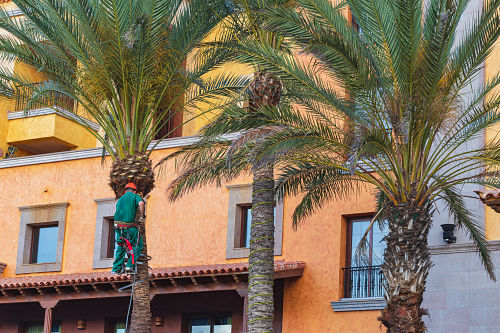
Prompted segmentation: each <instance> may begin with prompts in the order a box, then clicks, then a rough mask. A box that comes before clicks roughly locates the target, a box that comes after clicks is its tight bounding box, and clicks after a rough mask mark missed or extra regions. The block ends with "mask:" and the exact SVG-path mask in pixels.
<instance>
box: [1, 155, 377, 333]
mask: <svg viewBox="0 0 500 333" xmlns="http://www.w3.org/2000/svg"><path fill="white" fill-rule="evenodd" d="M170 151H171V150H170ZM168 152H169V150H162V151H156V152H154V154H153V158H154V159H155V160H157V159H158V158H159V157H161V156H165V155H166V154H167V153H168ZM110 164H111V163H110V162H109V161H108V162H106V164H105V165H104V166H103V167H102V166H101V164H100V159H99V158H90V159H81V160H74V161H65V162H58V163H50V164H40V165H32V166H22V167H15V168H5V169H2V170H1V180H2V181H0V193H9V195H8V196H7V197H6V198H7V200H2V201H1V202H0V211H1V212H2V214H1V217H0V225H2V233H0V244H2V248H3V249H4V250H3V251H0V262H5V263H7V268H6V270H5V272H4V276H6V277H12V276H16V275H15V266H16V256H17V243H18V237H19V224H20V212H19V209H18V207H20V206H29V205H39V204H50V203H58V202H69V203H70V205H69V207H68V210H67V217H66V231H65V242H64V252H63V265H62V272H60V273H76V272H92V271H93V269H92V256H93V249H94V233H95V223H96V213H97V205H96V203H95V202H94V199H98V198H110V197H112V192H111V190H110V189H109V188H108V186H107V176H108V170H109V167H110ZM172 176H173V172H171V171H170V170H169V169H168V168H167V169H166V171H165V172H164V173H163V174H162V175H161V176H160V178H159V180H158V183H157V187H156V188H155V189H154V190H153V191H152V192H151V195H150V198H149V200H148V211H147V216H148V218H147V230H148V248H149V253H150V255H151V256H152V257H153V260H152V261H151V266H153V267H167V266H181V265H196V264H211V263H227V262H231V261H244V259H233V260H226V259H225V256H226V231H227V213H228V200H229V192H228V190H227V189H226V188H225V187H222V188H216V187H207V188H204V189H201V190H198V191H195V192H192V193H190V194H188V195H187V196H185V197H184V198H182V199H181V200H179V201H178V202H175V203H171V202H169V201H168V200H167V197H166V194H165V188H166V186H167V184H168V183H169V181H170V180H171V178H172ZM248 182H249V179H240V180H238V181H237V182H236V183H248ZM20 189H23V190H20ZM296 203H297V200H296V199H289V200H286V201H285V216H284V230H283V255H282V256H280V257H277V259H285V260H302V261H305V262H306V269H305V271H304V275H303V276H302V277H301V278H298V279H290V280H287V281H286V284H285V296H284V319H283V325H284V326H283V332H343V331H348V332H368V331H367V327H370V330H369V332H378V331H379V324H378V323H377V321H376V317H377V315H378V311H361V312H352V313H349V312H334V311H333V309H332V308H331V305H330V302H331V301H336V300H338V299H339V298H341V285H342V281H341V269H342V267H343V265H344V262H345V243H346V241H345V218H343V216H345V215H350V214H353V215H356V214H365V213H370V212H373V207H374V206H373V205H374V202H373V199H372V195H371V194H370V192H369V191H368V190H366V191H363V193H362V194H361V195H360V196H357V197H356V196H353V197H352V198H351V199H348V200H344V201H341V202H340V201H339V202H333V203H331V204H328V205H327V206H326V207H324V208H323V209H322V210H321V211H319V212H318V213H317V214H315V215H313V216H312V217H311V218H309V219H308V220H307V221H306V222H305V223H304V224H302V225H301V226H299V229H298V230H297V231H294V230H293V229H292V226H291V214H292V213H293V208H294V207H295V204H296ZM49 274H54V273H49ZM56 274H57V273H56ZM354 318H355V319H356V320H354Z"/></svg>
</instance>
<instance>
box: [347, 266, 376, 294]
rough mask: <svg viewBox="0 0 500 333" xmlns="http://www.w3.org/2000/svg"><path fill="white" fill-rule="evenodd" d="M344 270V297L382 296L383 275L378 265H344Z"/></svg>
mask: <svg viewBox="0 0 500 333" xmlns="http://www.w3.org/2000/svg"><path fill="white" fill-rule="evenodd" d="M342 270H343V271H344V298H365V297H383V296H384V287H383V286H382V283H383V279H384V276H383V274H382V271H381V269H380V266H365V267H346V268H343V269H342Z"/></svg>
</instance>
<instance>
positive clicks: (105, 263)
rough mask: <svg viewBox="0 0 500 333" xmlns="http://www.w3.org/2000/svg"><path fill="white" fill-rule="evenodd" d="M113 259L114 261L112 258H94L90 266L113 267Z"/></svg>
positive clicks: (96, 267)
mask: <svg viewBox="0 0 500 333" xmlns="http://www.w3.org/2000/svg"><path fill="white" fill-rule="evenodd" d="M113 261H114V258H103V259H98V260H94V262H93V265H92V268H94V269H98V268H111V267H113Z"/></svg>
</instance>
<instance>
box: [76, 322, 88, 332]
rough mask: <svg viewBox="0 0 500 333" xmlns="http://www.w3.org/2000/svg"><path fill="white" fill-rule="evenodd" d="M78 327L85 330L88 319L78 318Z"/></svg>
mask: <svg viewBox="0 0 500 333" xmlns="http://www.w3.org/2000/svg"><path fill="white" fill-rule="evenodd" d="M76 328H78V329H79V330H84V329H86V328H87V321H86V320H78V321H77V322H76Z"/></svg>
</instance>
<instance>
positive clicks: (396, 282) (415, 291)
mask: <svg viewBox="0 0 500 333" xmlns="http://www.w3.org/2000/svg"><path fill="white" fill-rule="evenodd" d="M387 216H388V224H389V234H388V235H387V236H386V237H385V240H386V244H387V248H386V250H385V253H384V263H383V264H382V272H383V274H384V277H385V285H384V287H385V289H386V295H385V297H386V301H387V305H386V307H385V309H384V310H382V314H381V317H379V318H378V319H379V320H380V321H381V322H382V323H383V324H384V325H385V326H386V327H387V332H388V333H421V332H425V331H426V327H425V324H424V322H423V320H422V315H423V314H427V311H426V310H425V309H421V308H420V306H421V304H422V296H423V293H424V291H425V283H426V279H427V275H428V273H429V269H430V268H431V266H432V263H431V260H430V255H429V250H428V247H427V235H428V233H429V229H430V226H431V210H430V206H429V205H425V206H417V207H411V206H409V205H407V204H402V205H399V206H393V205H391V206H389V207H387Z"/></svg>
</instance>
